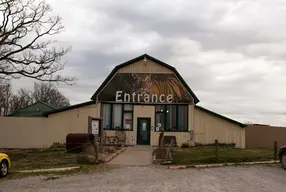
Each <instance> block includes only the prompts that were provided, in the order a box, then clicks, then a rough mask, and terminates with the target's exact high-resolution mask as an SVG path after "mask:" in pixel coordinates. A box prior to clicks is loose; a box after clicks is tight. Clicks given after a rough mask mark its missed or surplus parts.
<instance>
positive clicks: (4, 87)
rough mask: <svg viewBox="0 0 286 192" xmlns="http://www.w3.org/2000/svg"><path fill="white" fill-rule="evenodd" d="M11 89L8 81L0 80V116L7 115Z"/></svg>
mask: <svg viewBox="0 0 286 192" xmlns="http://www.w3.org/2000/svg"><path fill="white" fill-rule="evenodd" d="M11 97H12V87H11V84H10V82H9V81H3V80H0V116H3V115H8V113H9V101H10V99H11Z"/></svg>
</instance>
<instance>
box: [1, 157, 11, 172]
mask: <svg viewBox="0 0 286 192" xmlns="http://www.w3.org/2000/svg"><path fill="white" fill-rule="evenodd" d="M10 167H11V160H10V158H9V156H8V155H7V154H5V153H0V177H5V176H6V175H7V174H8V170H9V169H10Z"/></svg>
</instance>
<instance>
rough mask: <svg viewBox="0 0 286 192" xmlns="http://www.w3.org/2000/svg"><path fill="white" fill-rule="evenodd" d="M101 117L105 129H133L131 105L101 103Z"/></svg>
mask: <svg viewBox="0 0 286 192" xmlns="http://www.w3.org/2000/svg"><path fill="white" fill-rule="evenodd" d="M101 118H102V119H103V128H104V129H105V130H119V129H123V130H129V131H131V130H133V105H129V104H108V103H103V104H102V105H101Z"/></svg>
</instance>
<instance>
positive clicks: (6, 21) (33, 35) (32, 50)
mask: <svg viewBox="0 0 286 192" xmlns="http://www.w3.org/2000/svg"><path fill="white" fill-rule="evenodd" d="M51 11H52V9H51V7H50V5H48V4H47V3H45V1H37V0H0V14H2V15H0V18H1V20H0V78H5V79H12V78H20V77H22V76H25V77H29V78H33V79H37V80H41V81H49V82H65V83H68V84H72V82H73V81H74V80H75V79H74V78H72V77H64V76H61V75H59V74H58V72H59V71H61V70H63V69H64V66H65V63H64V62H61V59H62V57H63V56H64V55H65V54H66V53H68V52H69V51H70V49H71V48H70V47H68V48H63V47H60V46H57V44H56V43H57V42H56V41H52V40H47V39H48V38H46V37H49V36H53V35H56V34H59V33H60V32H62V31H63V29H64V27H63V26H62V24H61V19H60V17H58V16H53V15H52V14H51Z"/></svg>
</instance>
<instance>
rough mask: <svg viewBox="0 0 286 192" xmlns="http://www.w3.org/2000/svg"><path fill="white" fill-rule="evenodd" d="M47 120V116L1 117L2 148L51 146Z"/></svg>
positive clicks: (0, 135) (0, 145)
mask: <svg viewBox="0 0 286 192" xmlns="http://www.w3.org/2000/svg"><path fill="white" fill-rule="evenodd" d="M47 122H48V119H47V118H29V117H0V148H46V147H49V146H50V145H51V144H52V142H51V141H50V139H49V128H48V126H47Z"/></svg>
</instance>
